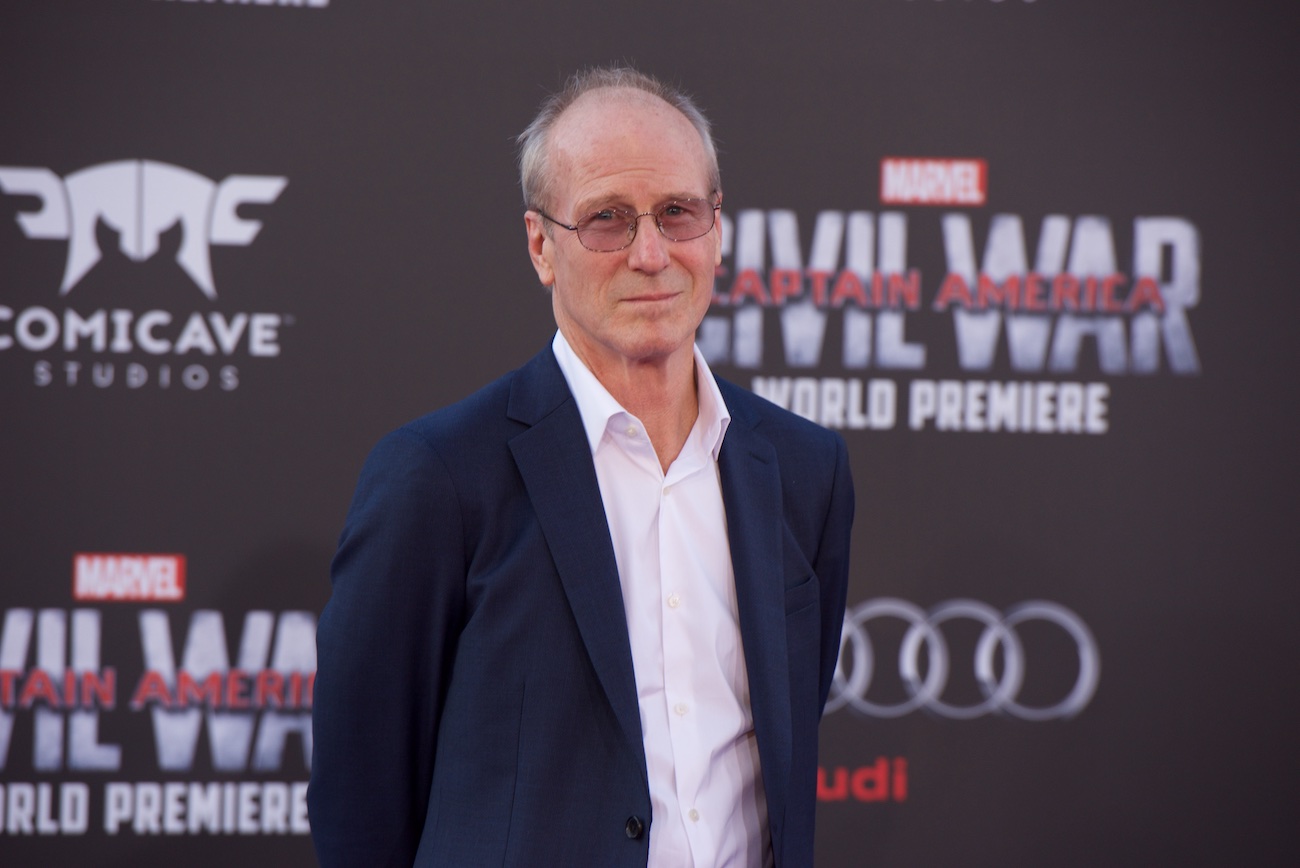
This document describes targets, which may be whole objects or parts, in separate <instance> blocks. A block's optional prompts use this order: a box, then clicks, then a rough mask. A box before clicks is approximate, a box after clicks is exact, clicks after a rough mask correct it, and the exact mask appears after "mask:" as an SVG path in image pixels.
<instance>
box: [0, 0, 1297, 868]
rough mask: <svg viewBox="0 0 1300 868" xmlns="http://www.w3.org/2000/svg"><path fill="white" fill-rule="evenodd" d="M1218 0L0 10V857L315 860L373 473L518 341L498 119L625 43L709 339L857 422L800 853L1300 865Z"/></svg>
mask: <svg viewBox="0 0 1300 868" xmlns="http://www.w3.org/2000/svg"><path fill="white" fill-rule="evenodd" d="M1251 7H1252V4H1244V3H1227V2H1198V3H1186V2H1173V0H1165V2H1154V0H1153V2H1144V3H1134V2H1125V0H1036V2H1034V0H1002V2H999V0H871V2H861V3H792V2H784V0H779V2H778V0H765V2H739V0H735V2H733V0H717V2H708V3H687V2H680V0H664V2H661V3H658V4H650V5H645V4H641V5H635V6H633V5H628V4H610V3H599V2H541V3H530V4H506V3H499V2H486V3H476V4H468V3H432V2H425V3H415V2H365V3H362V2H357V0H241V2H235V0H189V2H186V0H80V2H73V0H46V2H43V3H39V4H36V3H26V4H20V3H11V4H5V7H4V9H3V11H0V70H3V73H2V74H3V84H4V87H3V88H0V119H2V120H0V130H2V131H3V132H2V133H0V396H3V412H2V413H0V417H2V419H3V421H2V422H0V432H2V437H3V440H2V443H3V447H4V460H3V467H4V469H3V473H0V480H2V484H0V508H2V509H3V529H2V530H0V571H2V572H0V862H2V863H3V864H5V865H22V866H26V865H73V864H76V865H186V866H227V865H236V864H238V865H284V866H290V865H304V866H305V865H310V864H312V863H313V857H312V852H311V845H310V841H309V837H308V834H309V821H308V817H307V812H306V803H305V792H306V781H307V779H308V775H309V770H310V765H311V752H312V744H311V729H310V714H311V706H312V688H313V680H314V673H315V667H316V653H315V645H314V636H315V627H316V619H317V617H318V614H319V612H320V611H321V607H322V605H323V604H324V601H325V600H326V598H327V596H328V590H329V587H328V565H329V560H330V557H331V554H332V549H333V544H334V541H335V539H336V535H337V533H338V530H339V528H340V527H341V524H342V519H343V515H344V511H345V509H346V506H347V502H348V499H349V497H350V493H351V488H352V485H353V483H354V481H355V478H356V474H357V471H358V469H359V467H360V463H361V461H362V459H363V457H364V455H365V453H366V452H367V450H368V448H369V446H370V445H371V444H372V443H373V442H374V441H375V440H376V439H378V438H379V437H380V436H381V435H382V434H384V433H385V432H386V431H388V430H390V429H391V428H393V427H395V426H396V425H398V424H400V423H402V422H403V421H405V420H407V419H409V418H412V417H414V416H417V415H420V414H422V413H424V412H427V411H428V410H431V409H433V408H436V407H439V406H442V405H444V404H446V403H449V402H451V401H453V400H456V399H458V398H460V397H462V396H464V395H466V394H468V393H469V392H470V391H472V390H473V389H474V388H476V387H477V386H479V385H481V384H483V383H485V382H487V381H489V380H490V379H493V378H495V377H496V376H497V375H499V374H501V373H503V372H505V371H507V370H509V369H511V368H513V367H515V366H517V365H518V364H520V363H521V362H523V361H524V360H526V359H527V358H529V357H530V356H531V355H532V354H533V353H534V352H536V351H537V349H539V348H540V347H541V346H542V345H543V343H544V342H545V341H546V340H548V339H549V336H550V334H551V330H552V328H553V325H552V322H551V318H550V311H549V303H548V299H547V296H546V295H545V293H544V291H543V290H542V289H541V288H539V287H538V285H537V282H536V278H535V275H534V274H533V271H532V269H531V267H530V265H529V263H528V258H527V255H526V251H525V244H524V241H525V239H524V231H523V219H522V211H523V208H522V205H521V203H520V199H519V193H518V189H517V182H516V178H515V166H514V158H515V155H514V150H513V144H512V137H513V136H514V135H515V134H516V133H517V132H518V131H519V130H520V129H522V128H523V126H524V125H525V124H526V123H527V122H528V120H529V119H530V118H531V115H532V112H533V110H534V109H535V107H536V105H537V104H538V102H539V101H540V100H541V98H542V96H543V95H544V94H545V93H546V92H548V91H550V90H552V89H554V88H555V87H556V86H557V85H558V84H559V83H560V81H561V80H562V79H563V78H564V77H565V76H566V75H567V74H568V73H569V72H571V71H573V70H574V69H577V68H579V67H581V66H585V65H591V64H596V63H610V62H620V61H629V62H633V63H635V64H637V65H639V66H641V67H643V68H644V69H645V70H647V71H649V72H652V73H654V74H656V75H659V76H661V77H664V78H667V79H670V80H672V81H674V82H677V83H679V84H681V85H682V86H684V87H685V88H686V89H688V90H690V91H691V92H693V93H694V94H695V95H696V96H697V97H698V99H699V100H700V102H701V103H702V105H703V106H704V107H705V108H706V110H708V111H709V112H710V114H711V115H712V117H713V118H714V121H715V123H716V129H717V135H718V138H719V142H720V146H721V157H722V173H723V179H724V189H725V191H726V195H725V201H724V205H723V209H722V222H723V230H724V232H723V240H724V254H723V262H722V265H721V266H720V267H719V269H718V275H717V283H716V289H715V295H714V301H713V305H712V308H711V310H710V311H709V313H708V315H707V317H706V318H705V320H704V323H703V325H702V326H701V329H700V332H699V344H700V346H701V348H702V350H703V352H704V353H705V354H706V356H707V357H708V358H709V360H710V362H711V364H713V365H714V366H715V368H716V370H717V372H718V373H719V374H720V375H721V376H724V377H727V378H729V379H732V380H733V381H736V382H739V383H741V384H743V385H744V386H746V387H748V388H751V389H752V390H753V391H755V392H757V393H759V394H761V395H763V396H765V397H767V398H768V399H770V400H772V401H774V402H776V403H777V404H780V405H782V406H784V407H788V408H789V409H791V410H793V411H794V412H796V413H799V414H801V415H804V416H806V417H808V418H810V419H813V420H815V421H817V422H819V423H820V424H822V425H825V426H827V427H830V428H833V429H836V430H838V431H840V432H841V433H842V434H843V436H844V438H845V439H846V441H847V442H848V445H849V450H850V453H851V456H852V461H853V470H854V475H855V477H856V480H857V488H858V518H857V524H856V527H855V529H854V553H853V565H852V580H851V586H850V591H849V611H848V615H847V618H846V622H845V628H844V640H843V649H842V656H841V660H840V668H839V671H838V672H837V675H836V681H835V685H834V689H833V691H832V694H831V699H830V704H829V706H828V708H827V711H826V717H825V719H824V721H823V724H822V751H821V754H822V757H821V774H820V776H819V779H818V799H819V802H820V808H819V815H818V854H819V855H818V864H819V865H826V866H859V865H880V866H944V865H1053V866H1058V865H1060V866H1065V865H1077V866H1096V865H1144V866H1145V865H1226V864H1233V865H1274V864H1276V865H1283V864H1287V865H1293V864H1300V850H1298V847H1297V843H1296V838H1295V835H1294V821H1295V810H1296V805H1297V803H1298V802H1297V785H1296V780H1297V777H1298V773H1300V761H1298V759H1300V758H1298V751H1297V739H1296V737H1295V735H1294V728H1295V719H1296V716H1297V713H1298V712H1300V692H1298V691H1297V684H1298V683H1300V680H1298V676H1300V653H1297V643H1296V638H1295V637H1296V617H1295V612H1296V611H1297V607H1298V605H1300V593H1298V592H1297V586H1298V585H1300V582H1297V578H1296V574H1295V563H1296V557H1295V556H1296V554H1297V551H1296V549H1297V546H1296V544H1295V542H1294V540H1295V536H1296V534H1295V530H1294V527H1293V525H1294V524H1295V520H1296V519H1297V518H1298V517H1300V516H1298V515H1297V512H1298V511H1297V508H1296V494H1295V489H1296V485H1297V483H1300V479H1297V458H1296V452H1297V450H1296V447H1295V437H1296V433H1295V432H1296V421H1297V411H1296V409H1295V408H1296V398H1297V395H1296V390H1295V388H1294V383H1295V372H1296V370H1297V367H1296V366H1297V362H1298V361H1300V358H1298V354H1297V350H1296V345H1297V342H1296V340H1295V339H1294V337H1293V335H1292V333H1291V326H1292V324H1293V323H1294V322H1296V314H1297V305H1296V299H1297V289H1296V287H1295V285H1294V283H1295V280H1294V279H1295V276H1296V274H1297V272H1298V271H1300V269H1298V268H1297V265H1298V264H1300V263H1297V255H1296V249H1297V242H1296V238H1297V237H1300V220H1297V216H1296V215H1297V207H1296V196H1297V193H1300V185H1297V180H1298V175H1300V173H1298V172H1297V169H1296V159H1297V153H1300V149H1298V148H1297V144H1298V142H1297V122H1296V117H1297V114H1296V104H1297V92H1296V82H1297V81H1298V80H1300V75H1298V73H1300V69H1298V66H1300V64H1298V63H1297V61H1296V59H1295V58H1296V55H1295V52H1294V51H1293V50H1292V47H1291V42H1292V41H1293V36H1294V35H1295V32H1296V28H1295V24H1296V19H1295V15H1294V12H1290V11H1286V10H1287V9H1288V7H1286V6H1285V4H1277V5H1276V7H1274V6H1270V5H1265V4H1260V6H1259V8H1251ZM358 798H364V794H358Z"/></svg>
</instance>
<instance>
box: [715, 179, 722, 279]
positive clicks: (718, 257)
mask: <svg viewBox="0 0 1300 868" xmlns="http://www.w3.org/2000/svg"><path fill="white" fill-rule="evenodd" d="M718 204H719V205H721V204H722V191H721V190H719V191H718ZM713 241H714V245H715V246H716V247H717V250H716V252H715V253H714V256H713V267H714V268H717V267H718V266H719V265H721V264H722V211H720V210H719V211H715V212H714V214H713Z"/></svg>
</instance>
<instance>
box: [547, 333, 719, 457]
mask: <svg viewBox="0 0 1300 868" xmlns="http://www.w3.org/2000/svg"><path fill="white" fill-rule="evenodd" d="M570 346H573V344H570ZM573 349H574V353H575V354H576V355H577V356H578V358H580V359H581V360H582V362H583V364H585V365H586V366H587V367H588V368H589V369H590V370H591V372H592V373H593V374H595V375H596V379H597V380H599V381H600V384H601V385H602V386H604V387H605V388H606V389H607V390H608V391H609V393H610V395H612V396H613V397H614V400H616V401H618V403H619V404H621V405H622V406H623V408H624V409H625V410H627V411H628V412H629V413H631V414H632V415H634V416H636V417H637V418H638V419H640V420H641V421H642V422H643V423H645V427H646V436H647V437H649V438H650V442H651V443H652V444H653V445H654V448H655V454H656V455H657V456H658V457H659V465H660V467H661V468H662V469H663V470H664V471H665V472H667V470H668V467H669V465H671V464H672V463H673V461H674V460H675V459H676V458H677V455H678V453H680V452H681V451H682V446H684V445H685V443H686V438H687V437H688V436H690V433H691V428H692V427H693V426H694V425H695V419H696V417H697V416H698V415H699V407H700V405H699V396H698V394H697V393H696V384H695V355H694V352H693V351H692V348H691V346H690V345H687V346H686V347H684V348H683V350H684V351H678V352H674V353H671V354H669V355H668V356H665V357H656V358H653V359H649V360H645V361H641V360H636V361H632V360H628V359H623V358H619V359H614V360H611V359H596V358H591V357H589V356H590V354H584V353H583V352H582V350H581V349H579V348H578V347H577V346H573Z"/></svg>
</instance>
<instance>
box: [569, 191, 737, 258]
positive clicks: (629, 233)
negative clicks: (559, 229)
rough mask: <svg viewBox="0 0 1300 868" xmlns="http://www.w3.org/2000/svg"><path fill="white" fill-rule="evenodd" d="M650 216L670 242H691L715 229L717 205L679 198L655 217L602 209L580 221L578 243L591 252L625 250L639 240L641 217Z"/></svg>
mask: <svg viewBox="0 0 1300 868" xmlns="http://www.w3.org/2000/svg"><path fill="white" fill-rule="evenodd" d="M645 216H650V217H653V218H654V221H655V225H656V226H657V227H658V228H659V231H660V232H661V233H662V234H663V236H664V237H665V238H667V239H668V240H669V241H690V240H691V239H693V238H699V237H700V236H701V235H703V234H704V233H706V232H708V231H709V230H710V229H712V228H713V203H712V202H710V201H709V200H708V199H676V200H674V201H672V202H669V203H668V204H666V205H664V206H663V207H662V208H660V209H659V210H658V211H655V212H653V213H652V214H636V213H634V212H632V211H629V210H627V209H625V208H602V209H601V210H599V211H594V212H592V213H591V214H588V215H587V216H586V217H583V218H582V219H581V220H579V221H578V224H577V226H578V240H579V241H580V242H582V245H583V246H584V247H586V248H588V249H589V250H595V251H611V250H621V249H622V248H624V247H627V246H628V245H629V244H631V243H632V239H633V238H635V237H636V231H637V225H638V224H639V223H640V218H641V217H645Z"/></svg>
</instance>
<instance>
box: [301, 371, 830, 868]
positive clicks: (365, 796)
mask: <svg viewBox="0 0 1300 868" xmlns="http://www.w3.org/2000/svg"><path fill="white" fill-rule="evenodd" d="M719 388H720V389H721V390H722V395H723V399H724V400H725V401H726V404H727V408H728V410H729V411H730V413H731V417H732V421H731V425H730V427H729V428H728V430H727V433H726V437H725V439H724V441H723V446H722V450H721V453H720V455H719V459H718V461H719V470H720V475H721V480H722V492H723V501H724V504H725V507H726V513H727V526H728V537H729V538H730V546H731V555H732V563H733V566H734V569H735V576H736V598H737V605H738V607H739V614H740V632H741V640H742V642H743V645H744V653H745V663H746V666H747V668H748V672H749V686H750V702H751V706H752V709H753V716H754V730H755V734H756V737H757V741H758V751H759V759H760V764H761V770H762V776H763V786H764V790H765V792H766V796H767V809H768V817H769V823H770V828H771V834H772V846H773V852H774V854H775V856H776V864H777V865H778V866H783V868H789V866H810V865H812V852H813V815H814V810H815V807H816V799H815V792H816V773H817V725H818V721H819V720H820V717H821V712H822V708H823V706H824V705H825V703H826V697H827V693H828V691H829V689H830V683H831V676H832V674H833V672H834V669H835V661H836V657H837V655H838V652H839V637H840V626H841V623H842V621H843V616H844V605H845V593H846V585H847V574H848V556H849V529H850V525H851V523H852V519H853V484H852V480H851V478H850V474H849V463H848V455H847V453H846V451H845V448H844V441H843V440H842V439H841V438H840V437H839V435H837V434H834V433H832V432H830V431H827V430H825V429H823V428H820V427H818V426H816V425H813V424H812V423H810V422H807V421H806V420H804V419H801V418H799V417H797V416H795V415H793V414H791V413H789V412H786V411H784V410H781V409H779V408H778V407H776V406H775V405H773V404H771V403H769V402H767V401H764V400H763V399H761V398H758V397H756V396H754V395H752V394H751V393H749V392H747V391H745V390H744V389H741V388H738V387H736V386H734V385H731V384H730V383H726V382H723V381H720V382H719ZM333 584H334V588H333V595H332V597H331V599H330V601H329V603H328V605H326V607H325V610H324V611H323V613H322V614H321V619H320V624H319V627H318V631H317V645H318V655H319V656H318V667H317V676H316V684H315V696H314V709H313V732H314V738H313V741H314V748H313V749H314V756H313V760H312V774H311V786H310V789H309V791H308V804H309V809H310V816H311V826H312V838H313V840H314V843H315V846H316V852H317V855H318V857H319V859H320V862H321V864H322V865H323V866H335V865H339V866H344V865H346V866H365V868H376V866H388V865H393V866H397V865H401V866H407V865H412V864H416V865H428V866H433V865H437V866H486V865H494V866H495V865H544V866H564V865H572V866H582V868H592V866H599V868H612V866H624V865H627V866H644V865H645V864H646V860H647V857H648V853H649V850H648V837H649V828H650V826H651V825H652V824H653V823H654V817H653V816H652V815H651V811H650V792H649V787H648V784H647V777H646V764H645V756H644V752H643V746H642V737H641V724H640V714H639V711H638V706H637V695H636V682H635V679H634V676H633V671H632V654H631V650H630V645H629V642H628V635H627V619H626V613H625V612H624V609H623V597H622V592H621V590H620V586H619V580H618V570H617V567H616V565H615V560H614V550H613V545H612V543H611V542H610V535H609V527H608V525H607V523H606V521H605V512H604V506H603V504H602V502H601V498H600V491H599V488H598V486H597V483H596V473H595V469H594V466H593V464H592V458H591V451H590V449H589V447H588V443H587V438H586V436H585V434H584V432H583V428H582V422H581V418H580V416H579V413H578V407H577V404H576V403H575V401H574V400H573V396H572V395H571V394H570V392H569V389H568V385H567V384H566V382H565V380H564V376H563V374H561V372H560V369H559V366H558V364H557V363H556V361H555V356H554V355H553V353H552V352H551V351H550V349H549V348H548V349H546V350H544V351H543V352H542V353H541V354H539V355H538V356H537V357H536V358H534V359H533V360H532V361H531V362H529V363H528V364H527V365H525V366H524V367H523V368H520V369H519V370H518V371H515V372H513V373H511V374H509V375H507V376H505V377H503V378H502V379H500V380H498V381H497V382H495V383H493V384H492V385H490V386H487V387H486V388H484V389H483V390H481V391H479V392H477V393H475V394H474V395H472V396H470V397H469V398H467V399H465V400H464V401H461V402H460V403H458V404H455V405H453V406H450V407H447V408H445V409H443V410H440V411H438V412H435V413H432V414H430V415H428V416H425V417H423V418H421V419H419V420H416V421H415V422H412V423H410V424H408V425H406V426H405V427H403V428H400V429H398V430H397V431H394V432H393V433H391V434H389V435H388V436H387V437H385V438H384V439H383V440H382V441H381V442H380V443H379V444H378V445H377V446H376V447H375V449H374V451H373V452H372V453H371V455H370V457H369V459H368V460H367V462H366V465H365V468H364V469H363V471H362V473H361V478H360V481H359V483H358V485H357V490H356V494H355V496H354V499H353V502H352V506H351V509H350V511H349V513H348V518H347V522H346V525H345V527H344V530H343V534H342V537H341V539H340V543H339V549H338V553H337V555H336V557H335V559H334V564H333ZM634 614H635V613H634Z"/></svg>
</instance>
